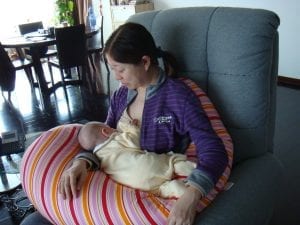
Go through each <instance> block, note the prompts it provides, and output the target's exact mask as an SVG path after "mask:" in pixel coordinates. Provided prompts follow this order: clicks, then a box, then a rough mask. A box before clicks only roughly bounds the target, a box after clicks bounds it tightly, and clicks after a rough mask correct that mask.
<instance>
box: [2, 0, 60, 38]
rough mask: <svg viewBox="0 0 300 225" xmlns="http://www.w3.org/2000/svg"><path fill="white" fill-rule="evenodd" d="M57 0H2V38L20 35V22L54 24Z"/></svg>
mask: <svg viewBox="0 0 300 225" xmlns="http://www.w3.org/2000/svg"><path fill="white" fill-rule="evenodd" d="M54 3H55V0H5V1H3V0H1V1H0V29H1V32H0V40H1V39H4V38H8V37H12V36H17V35H19V28H18V24H22V23H28V22H35V21H43V24H44V27H45V28H47V27H49V26H53V25H54V15H55V14H54V13H55V4H54Z"/></svg>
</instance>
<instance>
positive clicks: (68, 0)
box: [55, 0, 74, 25]
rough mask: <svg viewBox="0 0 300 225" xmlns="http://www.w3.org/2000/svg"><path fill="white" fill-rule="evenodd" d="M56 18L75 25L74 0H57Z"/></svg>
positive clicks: (58, 20) (59, 21) (60, 21)
mask: <svg viewBox="0 0 300 225" xmlns="http://www.w3.org/2000/svg"><path fill="white" fill-rule="evenodd" d="M55 4H56V8H57V10H56V13H57V14H56V20H57V23H59V24H61V23H66V22H67V23H68V25H74V16H73V13H74V0H56V1H55Z"/></svg>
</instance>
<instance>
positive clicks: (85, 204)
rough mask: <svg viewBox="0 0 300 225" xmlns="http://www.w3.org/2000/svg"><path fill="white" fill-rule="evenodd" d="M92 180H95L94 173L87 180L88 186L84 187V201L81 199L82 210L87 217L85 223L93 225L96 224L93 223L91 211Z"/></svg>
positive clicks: (89, 174)
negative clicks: (90, 192) (90, 193)
mask: <svg viewBox="0 0 300 225" xmlns="http://www.w3.org/2000/svg"><path fill="white" fill-rule="evenodd" d="M92 178H93V173H88V177H87V180H86V182H87V183H86V184H85V185H83V189H82V192H81V193H82V199H81V205H82V209H83V214H84V217H85V222H86V223H87V224H90V225H93V224H95V223H94V222H93V219H92V217H91V212H90V210H89V204H88V202H89V195H88V194H89V190H90V184H91V181H92Z"/></svg>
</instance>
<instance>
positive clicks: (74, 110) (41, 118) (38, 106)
mask: <svg viewBox="0 0 300 225" xmlns="http://www.w3.org/2000/svg"><path fill="white" fill-rule="evenodd" d="M44 70H45V71H46V78H47V67H45V68H44ZM56 72H57V77H59V71H56ZM16 77H17V78H16V88H15V91H14V92H12V101H11V104H10V103H9V102H8V101H6V100H5V98H3V97H2V96H1V95H0V132H7V131H17V132H18V133H19V134H23V135H27V136H28V135H30V134H32V133H36V132H39V131H45V130H48V129H50V128H52V127H55V126H57V125H61V124H67V123H83V122H86V121H91V120H97V121H104V120H105V118H106V113H107V108H108V97H107V96H106V95H104V94H99V95H97V96H95V95H91V94H89V92H88V91H87V90H86V89H85V88H84V87H82V86H67V87H66V90H67V96H68V101H67V99H66V96H65V93H64V90H63V88H62V87H59V88H58V89H56V91H55V92H53V93H52V94H51V95H50V96H49V98H47V99H45V101H41V99H40V94H39V90H38V89H37V88H35V90H31V88H30V85H29V82H28V80H27V77H26V75H25V74H24V73H23V72H21V71H17V76H16ZM47 80H50V79H49V78H47ZM4 96H6V93H5V92H4ZM0 155H1V154H0ZM13 156H18V155H16V154H13V155H12V157H13ZM5 157H6V156H2V157H1V162H4V161H5V160H6V158H5ZM3 160H4V161H3ZM0 173H1V172H0ZM1 174H2V173H1ZM1 179H2V175H1ZM2 194H3V193H2ZM4 194H6V193H4ZM0 224H6V225H17V224H19V221H15V220H13V219H12V217H11V216H10V214H9V213H8V212H7V210H6V209H5V206H4V205H3V204H1V203H0Z"/></svg>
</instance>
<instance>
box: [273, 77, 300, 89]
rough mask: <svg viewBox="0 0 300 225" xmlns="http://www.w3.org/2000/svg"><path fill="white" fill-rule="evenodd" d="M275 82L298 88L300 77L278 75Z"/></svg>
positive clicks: (299, 86)
mask: <svg viewBox="0 0 300 225" xmlns="http://www.w3.org/2000/svg"><path fill="white" fill-rule="evenodd" d="M277 83H278V85H287V86H292V87H295V88H300V79H297V78H291V77H284V76H278V79H277Z"/></svg>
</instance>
